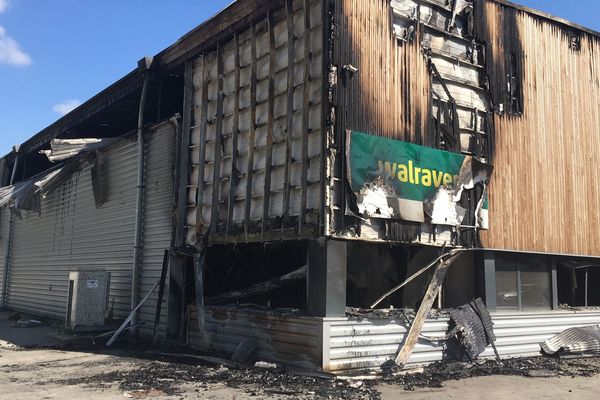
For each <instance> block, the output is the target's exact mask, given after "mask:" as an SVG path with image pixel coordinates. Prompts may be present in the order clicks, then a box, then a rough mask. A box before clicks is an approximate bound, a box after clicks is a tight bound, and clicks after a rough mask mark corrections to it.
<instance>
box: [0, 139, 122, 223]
mask: <svg viewBox="0 0 600 400" xmlns="http://www.w3.org/2000/svg"><path fill="white" fill-rule="evenodd" d="M118 141H119V139H116V138H108V139H97V138H88V139H73V140H61V139H54V140H52V142H51V146H52V148H51V150H42V151H41V153H42V154H45V155H46V157H47V158H48V160H50V161H51V162H53V163H54V162H60V164H58V165H57V166H55V167H53V168H50V169H48V170H46V171H45V172H43V173H40V174H37V175H35V176H33V177H31V178H29V179H25V180H22V181H19V182H17V183H15V184H13V185H9V186H4V187H0V207H8V208H11V209H12V210H13V211H14V212H16V213H17V214H19V213H20V211H21V210H27V211H33V212H38V213H39V212H41V199H42V198H45V197H46V196H47V195H48V194H50V193H51V192H52V191H53V190H54V189H56V188H57V187H59V186H60V185H61V184H62V183H63V182H64V181H66V180H67V179H68V178H69V177H70V176H71V175H72V174H73V173H74V172H76V171H79V170H81V169H82V168H84V167H85V166H88V165H93V168H92V185H93V186H94V190H93V191H94V198H95V201H96V205H97V206H100V205H101V204H102V203H103V200H102V190H101V187H100V180H101V179H100V177H101V174H100V171H99V168H100V162H99V159H100V157H101V155H100V152H99V150H101V149H103V148H106V147H108V146H110V145H112V144H114V143H116V142H118Z"/></svg>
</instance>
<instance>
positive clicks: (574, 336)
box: [540, 325, 600, 355]
mask: <svg viewBox="0 0 600 400" xmlns="http://www.w3.org/2000/svg"><path fill="white" fill-rule="evenodd" d="M540 347H541V348H542V351H543V352H544V353H545V354H550V355H552V354H557V353H558V354H572V353H600V325H591V326H584V327H580V328H569V329H567V330H565V331H563V332H561V333H559V334H558V335H556V336H553V337H551V338H550V339H548V340H546V341H545V342H543V343H540Z"/></svg>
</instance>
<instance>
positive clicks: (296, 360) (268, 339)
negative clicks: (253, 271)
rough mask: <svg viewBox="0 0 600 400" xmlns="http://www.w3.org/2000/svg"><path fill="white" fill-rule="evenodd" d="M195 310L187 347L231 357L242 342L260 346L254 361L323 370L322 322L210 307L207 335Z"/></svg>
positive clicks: (290, 314) (206, 317) (193, 310)
mask: <svg viewBox="0 0 600 400" xmlns="http://www.w3.org/2000/svg"><path fill="white" fill-rule="evenodd" d="M195 313H196V311H195V309H194V307H191V310H190V313H189V319H188V323H189V327H188V337H187V341H188V344H189V345H191V346H192V347H196V348H199V349H202V350H212V351H217V352H219V353H225V354H226V355H231V354H233V352H234V351H235V349H236V348H237V347H238V345H239V344H240V342H241V341H242V340H244V339H246V338H252V339H254V340H256V342H257V343H258V348H257V350H256V352H255V354H253V358H256V359H257V360H259V361H271V362H278V363H284V364H288V365H293V366H296V367H301V368H308V369H320V367H321V362H322V359H321V348H322V342H321V326H322V319H321V318H316V317H302V316H298V315H295V314H293V313H284V312H277V311H265V310H248V309H241V308H234V307H230V308H227V307H217V306H207V307H206V308H205V333H204V334H201V333H200V331H199V330H198V322H197V319H196V315H195Z"/></svg>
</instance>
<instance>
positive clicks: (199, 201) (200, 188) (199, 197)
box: [195, 53, 208, 241]
mask: <svg viewBox="0 0 600 400" xmlns="http://www.w3.org/2000/svg"><path fill="white" fill-rule="evenodd" d="M201 101H202V103H201V109H200V121H195V123H200V144H199V146H200V149H199V153H200V156H199V160H198V182H197V186H196V188H197V189H196V238H197V239H196V241H199V235H200V234H201V232H202V229H203V225H204V222H203V220H202V207H203V203H204V168H205V164H206V131H207V129H208V54H207V53H204V56H203V57H202V100H201Z"/></svg>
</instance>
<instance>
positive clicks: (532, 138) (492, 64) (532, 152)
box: [479, 1, 600, 256]
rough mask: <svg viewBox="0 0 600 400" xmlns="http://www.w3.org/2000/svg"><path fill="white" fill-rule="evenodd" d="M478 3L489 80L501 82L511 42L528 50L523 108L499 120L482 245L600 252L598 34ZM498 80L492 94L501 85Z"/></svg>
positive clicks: (490, 3)
mask: <svg viewBox="0 0 600 400" xmlns="http://www.w3.org/2000/svg"><path fill="white" fill-rule="evenodd" d="M480 6H481V7H482V8H481V10H480V17H479V18H480V19H481V29H483V30H484V34H481V35H482V36H483V37H484V38H488V39H487V40H488V42H487V43H486V45H487V46H488V47H489V50H488V52H489V53H490V54H491V57H490V60H488V64H489V68H490V69H491V76H492V77H494V76H498V78H494V79H498V80H500V77H499V75H501V74H502V71H503V68H504V65H505V61H504V60H505V58H504V57H505V52H506V51H507V49H508V48H510V47H511V46H514V45H513V44H511V43H512V42H519V43H520V46H521V48H522V55H523V57H522V60H521V62H522V75H521V77H520V78H521V85H522V92H523V114H522V115H521V116H513V115H511V114H509V113H504V114H497V115H495V117H494V124H495V129H496V149H495V154H494V165H495V169H494V175H493V177H492V180H491V183H490V201H489V204H490V211H489V213H490V221H491V223H490V230H489V231H486V232H482V233H481V235H482V239H483V243H484V245H485V246H486V247H490V248H501V249H514V250H524V251H541V252H557V253H567V254H585V255H596V256H597V255H599V254H600V253H599V250H598V249H600V231H599V230H598V226H599V224H600V214H599V213H598V209H599V208H600V177H599V176H598V172H597V166H598V164H599V163H600V153H599V152H598V148H600V38H599V37H598V36H595V35H592V34H590V33H587V32H582V31H575V28H571V27H569V26H566V25H562V24H560V23H559V22H555V21H551V20H548V19H545V18H543V17H541V16H537V15H533V14H530V13H527V12H524V11H521V10H514V9H512V8H511V7H509V6H506V5H502V4H498V3H496V2H494V1H486V2H483V4H480ZM506 14H509V15H511V17H510V18H508V17H506V16H505V15H506ZM509 23H510V24H515V25H516V26H510V25H507V24H509ZM507 32H512V35H515V36H514V37H507ZM504 83H505V84H506V82H504ZM491 84H492V86H491V90H492V92H494V91H500V90H502V88H501V87H498V85H500V82H499V83H496V84H495V85H494V80H493V79H492V80H491ZM498 97H499V96H498Z"/></svg>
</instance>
